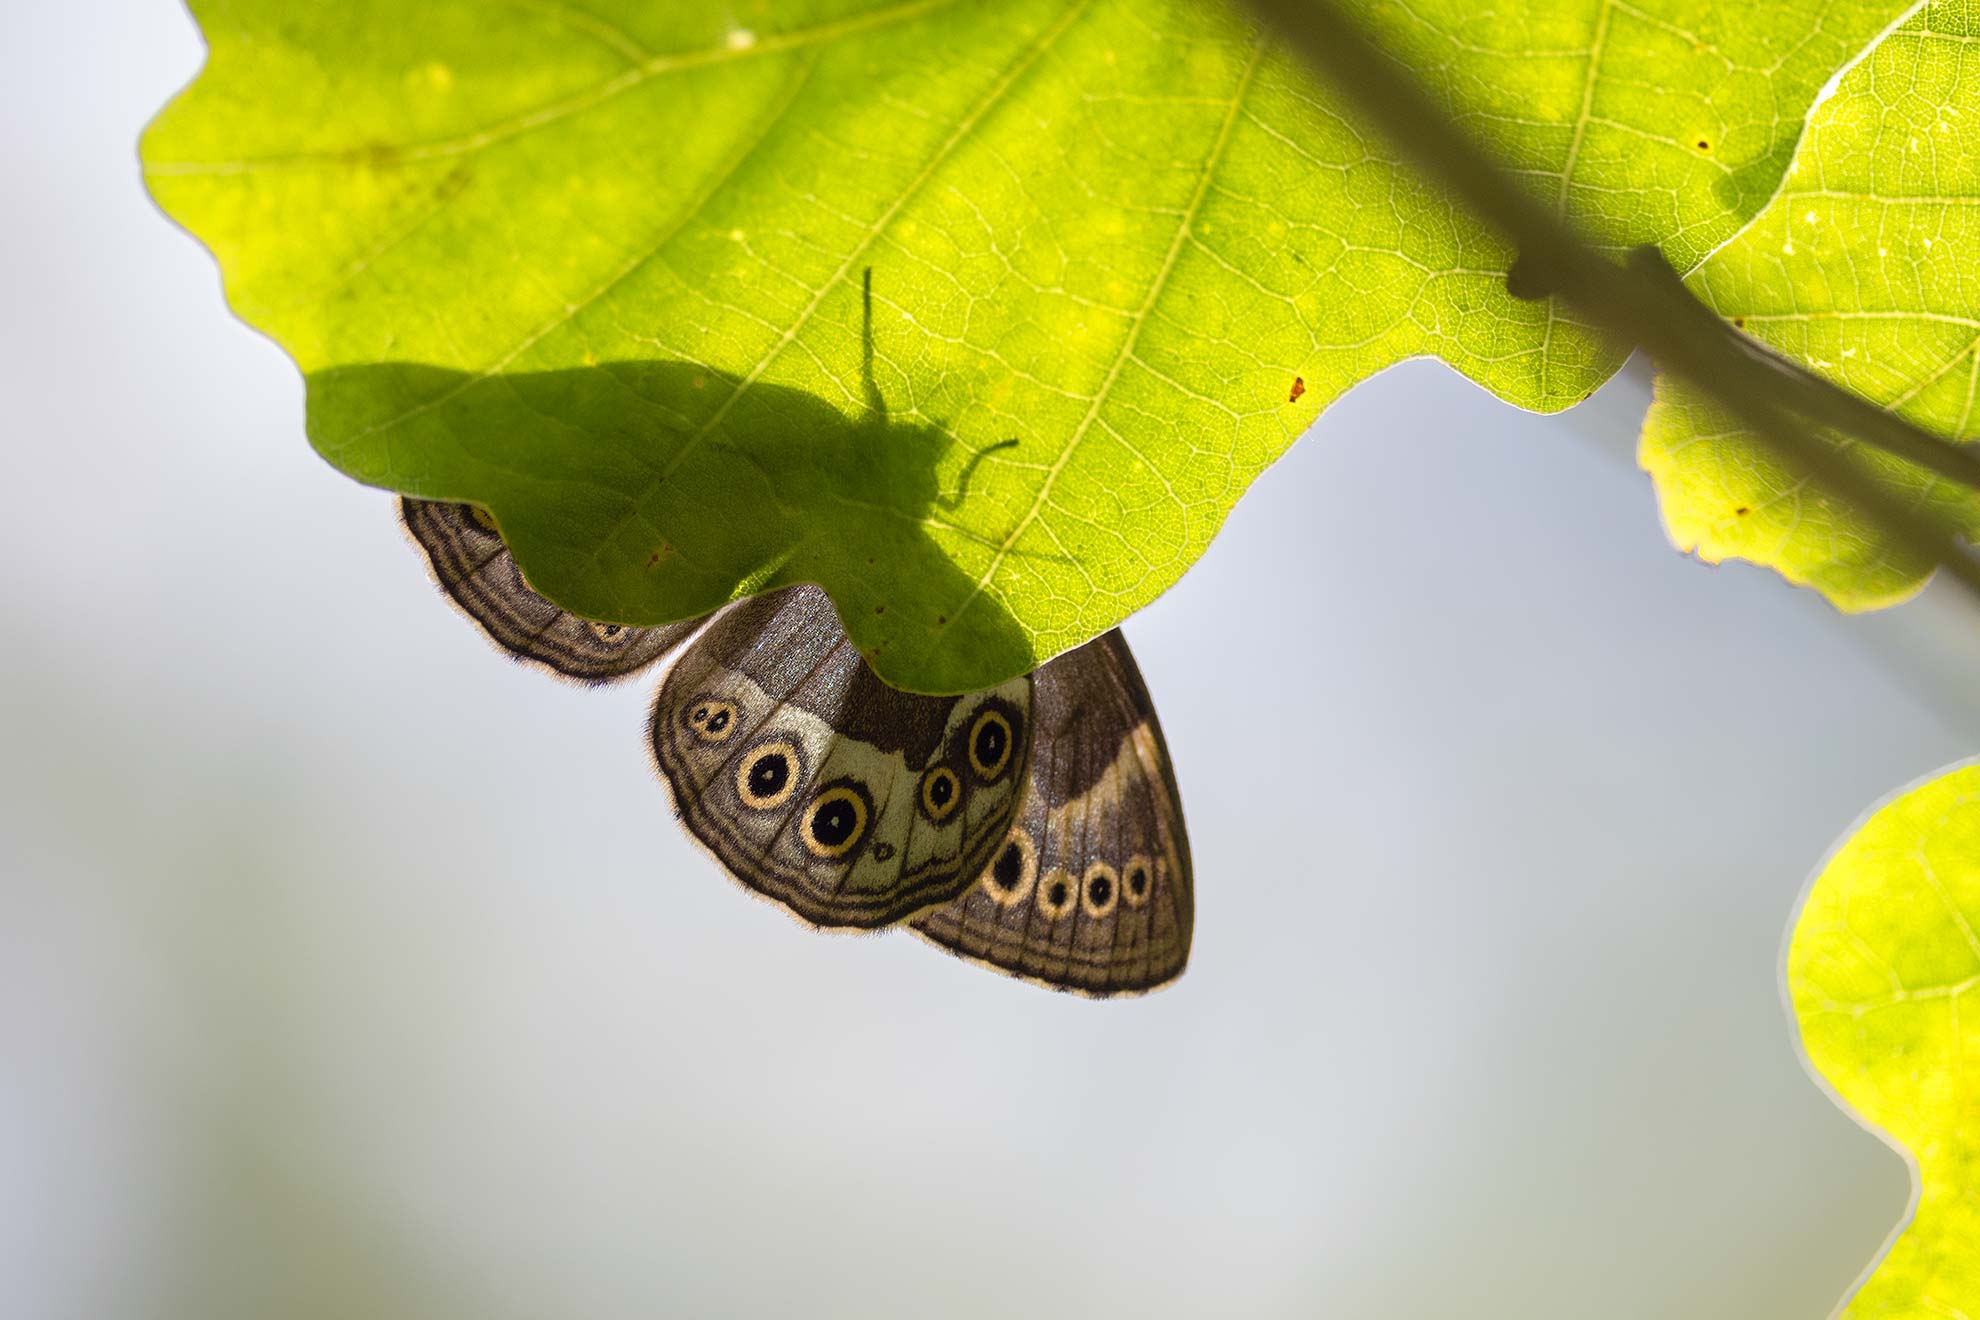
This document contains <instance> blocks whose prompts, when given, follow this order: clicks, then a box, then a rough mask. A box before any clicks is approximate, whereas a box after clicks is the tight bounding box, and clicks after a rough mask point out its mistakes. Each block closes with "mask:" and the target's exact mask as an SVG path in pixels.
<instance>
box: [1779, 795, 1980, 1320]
mask: <svg viewBox="0 0 1980 1320" xmlns="http://www.w3.org/2000/svg"><path fill="white" fill-rule="evenodd" d="M1787 984H1788V993H1789V997H1790V999H1791V1000H1792V1002H1793V1006H1794V1013H1795V1017H1796V1018H1798V1019H1799V1020H1800V1024H1801V1039H1802V1043H1803V1045H1804V1046H1805V1047H1806V1049H1807V1051H1808V1059H1809V1062H1810V1063H1811V1064H1812V1065H1813V1066H1814V1067H1815V1069H1816V1070H1817V1071H1818V1072H1820V1074H1821V1075H1822V1076H1823V1077H1826V1078H1827V1079H1828V1080H1829V1082H1830V1083H1831V1084H1832V1085H1833V1086H1834V1088H1835V1091H1836V1093H1837V1095H1838V1096H1840V1097H1841V1100H1842V1102H1843V1103H1844V1104H1845V1105H1846V1106H1847V1107H1848V1108H1850V1109H1851V1110H1853V1111H1855V1113H1856V1115H1857V1116H1858V1117H1859V1118H1860V1119H1861V1120H1862V1121H1863V1122H1865V1123H1867V1124H1869V1125H1871V1126H1872V1127H1875V1128H1877V1129H1880V1130H1881V1131H1882V1132H1884V1133H1885V1134H1886V1135H1887V1136H1888V1137H1889V1138H1890V1139H1891V1140H1892V1141H1893V1142H1894V1143H1896V1144H1897V1145H1899V1146H1901V1147H1903V1148H1904V1149H1905V1150H1907V1151H1909V1152H1910V1154H1911V1157H1912V1159H1913V1161H1914V1162H1915V1164H1916V1166H1917V1170H1918V1178H1919V1198H1918V1202H1917V1213H1916V1215H1915V1216H1914V1218H1913V1219H1912V1222H1911V1223H1910V1225H1909V1226H1907V1227H1906V1228H1905V1230H1904V1232H1903V1233H1902V1234H1900V1235H1899V1236H1898V1238H1897V1240H1896V1241H1895V1242H1894V1243H1893V1244H1892V1246H1891V1249H1890V1251H1889V1253H1888V1255H1886V1256H1885V1258H1884V1259H1883V1260H1882V1261H1881V1262H1880V1263H1879V1264H1878V1266H1877V1268H1876V1270H1875V1272H1874V1273H1873V1274H1872V1275H1871V1277H1870V1278H1869V1279H1868V1280H1867V1281H1866V1282H1865V1283H1864V1284H1863V1286H1862V1287H1861V1288H1860V1289H1859V1290H1858V1292H1857V1294H1856V1296H1855V1297H1854V1298H1853V1299H1852V1300H1851V1302H1850V1304H1849V1306H1848V1308H1847V1309H1846V1310H1845V1311H1844V1312H1843V1314H1844V1315H1845V1316H1853V1317H1863V1318H1864V1320H1868V1317H1873V1316H1875V1317H1887V1316H1916V1317H1920V1320H1923V1318H1924V1317H1941V1318H1942V1317H1946V1316H1962V1315H1980V998H1976V991H1980V765H1967V766H1964V767H1961V768H1959V769H1956V770H1953V771H1951V772H1949V773H1947V774H1943V775H1941V776H1939V777H1938V778H1936V779H1932V780H1930V781H1928V782H1926V783H1925V784H1922V785H1920V786H1918V787H1915V788H1911V789H1908V790H1906V791H1905V792H1903V793H1901V794H1899V795H1898V796H1897V797H1896V798H1894V799H1893V800H1891V801H1889V802H1887V803H1885V804H1884V805H1883V806H1881V807H1879V808H1878V809H1877V810H1876V812H1874V813H1873V814H1872V815H1871V816H1870V818H1869V819H1868V820H1866V821H1865V822H1864V823H1863V824H1862V825H1861V826H1860V827H1859V828H1858V829H1857V831H1856V832H1855V833H1854V834H1853V835H1851V836H1850V837H1849V839H1848V840H1846V841H1845V842H1844V843H1843V845H1842V846H1841V847H1840V848H1839V849H1837V851H1836V852H1835V854H1834V856H1832V857H1831V858H1830V859H1829V861H1828V864H1827V865H1826V866H1825V867H1824V868H1823V869H1822V873H1821V874H1820V875H1819V876H1817V877H1816V879H1815V882H1814V884H1813V885H1812V886H1811V887H1810V888H1809V891H1808V897H1807V900H1806V901H1805V903H1804V904H1803V906H1802V911H1801V915H1800V918H1799V920H1798V921H1797V922H1796V924H1795V929H1794V938H1793V941H1792V942H1791V944H1790V945H1789V948H1788V959H1787Z"/></svg>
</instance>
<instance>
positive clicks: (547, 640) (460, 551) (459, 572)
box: [399, 498, 701, 683]
mask: <svg viewBox="0 0 1980 1320" xmlns="http://www.w3.org/2000/svg"><path fill="white" fill-rule="evenodd" d="M399 517H400V519H401V520H402V521H403V522H404V523H405V525H406V531H407V532H408V533H410V534H411V536H412V538H413V541H414V543H415V544H417V545H418V546H419V548H420V551H421V552H422V553H423V554H424V555H425V556H426V562H427V563H428V565H430V566H431V567H432V569H433V576H434V577H435V578H437V579H439V582H440V586H441V589H442V590H444V591H445V592H446V593H447V595H448V596H450V597H451V598H452V599H453V601H454V604H456V605H457V606H459V607H460V609H461V611H462V613H464V614H466V615H467V616H468V617H469V618H470V619H472V620H474V622H475V624H476V625H477V626H479V627H480V629H481V630H482V632H484V633H486V634H487V635H488V638H489V640H491V641H493V642H494V643H495V644H496V645H497V646H499V647H501V648H502V649H503V650H505V651H507V652H508V653H509V654H510V655H512V656H514V657H515V658H516V659H518V660H521V661H524V662H526V663H528V664H533V665H538V666H540V667H542V668H545V669H548V670H551V671H552V672H554V673H557V674H561V675H563V676H564V677H566V678H574V679H577V680H578V681H579V682H582V683H611V682H615V681H617V680H618V679H621V678H625V677H627V676H628V675H630V674H635V673H638V672H639V671H640V670H642V669H645V668H646V667H647V666H648V665H651V664H652V663H653V662H654V661H656V660H659V659H660V658H661V657H663V656H665V655H666V654H667V652H669V651H671V650H673V649H674V648H675V647H676V646H678V645H680V644H681V642H683V641H685V640H686V639H687V638H688V637H689V636H690V635H692V634H693V632H694V631H695V629H696V628H698V627H700V626H701V625H700V623H699V621H693V622H688V623H672V624H667V625H665V626H664V627H659V628H633V627H628V626H625V625H622V624H616V623H596V622H593V621H592V620H590V619H585V618H581V617H579V616H578V615H575V614H572V613H571V612H569V611H568V610H564V609H560V608H558V607H557V606H556V605H553V604H551V603H550V601H549V600H547V599H545V598H544V597H543V596H540V595H538V594H537V593H536V592H535V591H534V590H532V589H531V587H530V585H529V584H528V583H527V582H525V581H523V575H522V570H521V569H520V568H518V567H517V566H516V560H515V556H513V555H511V554H510V553H509V548H508V546H507V545H505V544H504V543H503V541H502V534H501V533H500V532H499V531H497V530H496V527H495V523H494V520H493V519H491V518H490V517H489V516H488V515H487V514H486V513H484V512H482V511H481V510H480V509H478V508H476V507H475V506H473V505H471V504H453V503H448V502H446V501H441V500H416V499H411V498H401V499H400V501H399Z"/></svg>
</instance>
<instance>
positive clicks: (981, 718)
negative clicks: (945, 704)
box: [969, 706, 1017, 784]
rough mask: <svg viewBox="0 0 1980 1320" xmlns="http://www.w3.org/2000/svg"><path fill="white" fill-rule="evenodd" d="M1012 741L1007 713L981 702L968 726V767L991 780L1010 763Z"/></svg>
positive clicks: (1014, 744) (1012, 747) (982, 777)
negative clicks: (980, 708)
mask: <svg viewBox="0 0 1980 1320" xmlns="http://www.w3.org/2000/svg"><path fill="white" fill-rule="evenodd" d="M1016 743H1017V737H1016V735H1014V734H1013V733H1012V732H1011V721H1010V719H1009V717H1008V716H1006V715H1005V714H1004V712H1003V711H1001V710H998V709H997V708H996V707H995V706H985V707H984V708H983V709H982V710H980V711H978V712H977V715H976V719H975V720H974V721H973V722H971V724H970V726H969V768H970V769H972V770H974V771H976V777H977V778H978V779H981V780H982V781H983V782H984V783H986V784H988V783H991V782H992V781H994V780H995V779H996V778H997V776H998V775H1001V774H1003V773H1004V767H1005V766H1008V765H1009V764H1010V763H1011V753H1012V752H1013V751H1014V750H1015V748H1016Z"/></svg>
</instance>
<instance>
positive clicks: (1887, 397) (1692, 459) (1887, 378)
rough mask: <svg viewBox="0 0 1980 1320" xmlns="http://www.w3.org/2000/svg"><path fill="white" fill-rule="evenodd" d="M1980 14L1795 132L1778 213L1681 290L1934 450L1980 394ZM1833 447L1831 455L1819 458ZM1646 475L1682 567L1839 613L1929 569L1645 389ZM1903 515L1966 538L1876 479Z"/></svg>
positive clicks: (1770, 209)
mask: <svg viewBox="0 0 1980 1320" xmlns="http://www.w3.org/2000/svg"><path fill="white" fill-rule="evenodd" d="M1976 271H1980V11H1975V10H1971V9H1968V8H1964V7H1962V6H1957V5H1945V4H1935V5H1932V6H1930V7H1929V8H1926V9H1924V10H1923V11H1921V12H1920V13H1919V14H1918V15H1916V16H1915V17H1914V18H1912V19H1911V20H1910V21H1909V22H1907V23H1905V24H1904V25H1903V26H1902V27H1901V28H1900V29H1898V30H1897V31H1894V32H1892V33H1891V34H1890V35H1889V36H1887V37H1885V38H1884V40H1883V41H1881V42H1880V43H1879V44H1878V45H1877V47H1876V49H1875V50H1874V51H1873V52H1872V53H1871V55H1870V56H1869V58H1868V59H1866V60H1864V61H1863V62H1862V63H1861V64H1859V65H1858V66H1857V67H1856V68H1855V69H1853V70H1851V71H1850V72H1849V73H1848V75H1846V76H1845V77H1844V78H1843V79H1842V81H1841V83H1840V85H1839V86H1838V88H1837V90H1836V93H1835V95H1833V96H1831V97H1830V98H1829V99H1827V100H1826V101H1824V102H1823V103H1822V104H1821V105H1820V106H1819V107H1818V108H1817V109H1816V111H1815V113H1814V114H1813V115H1812V116H1811V118H1810V120H1809V125H1808V133H1807V137H1806V138H1805V140H1804V141H1803V143H1802V147H1801V149H1800V151H1799V152H1798V153H1797V155H1796V157H1795V160H1794V164H1793V166H1792V168H1791V169H1790V170H1789V172H1788V175H1787V178H1786V181H1785V182H1784V184H1783V185H1782V188H1781V191H1780V194H1779V195H1778V196H1777V197H1775V198H1774V200H1773V201H1772V202H1770V203H1769V204H1768V206H1767V208H1766V209H1765V210H1764V211H1763V212H1762V213H1761V214H1760V215H1759V216H1758V217H1757V218H1756V219H1755V220H1754V221H1753V223H1752V225H1751V226H1749V227H1748V228H1747V229H1746V230H1745V231H1744V232H1742V233H1741V234H1740V235H1739V236H1738V237H1737V238H1736V239H1734V240H1733V241H1732V242H1731V243H1729V244H1727V245H1726V246H1725V247H1724V248H1722V249H1721V250H1720V251H1718V252H1717V253H1715V254H1713V256H1712V257H1711V258H1710V259H1708V260H1707V261H1706V262H1704V263H1703V264H1702V265H1701V266H1700V267H1699V268H1698V270H1697V271H1696V272H1695V273H1694V274H1693V275H1692V277H1691V280H1690V283H1691V286H1692V288H1693V289H1694V290H1695V291H1696V292H1697V293H1698V294H1699V295H1700V296H1701V297H1702V298H1704V299H1705V300H1706V301H1707V302H1709V303H1710V304H1711V305H1712V306H1713V307H1714V308H1715V309H1716V310H1718V311H1719V312H1720V313H1721V314H1722V315H1724V316H1726V317H1728V318H1733V320H1734V323H1735V324H1736V325H1738V326H1741V327H1743V328H1744V329H1745V331H1746V332H1747V333H1748V334H1751V335H1755V336H1757V337H1759V338H1761V339H1763V340H1765V341H1766V342H1767V343H1769V344H1771V345H1773V346H1774V347H1775V348H1777V349H1779V350H1780V351H1782V352H1783V353H1786V354H1787V355H1789V356H1791V357H1794V358H1796V359H1798V360H1800V361H1802V362H1805V363H1808V364H1810V365H1811V366H1813V367H1814V368H1815V369H1816V370H1817V371H1820V372H1822V373H1823V374H1825V375H1828V376H1830V377H1831V378H1833V379H1835V380H1837V381H1840V382H1841V383H1842V384H1844V385H1846V386H1848V387H1849V388H1850V389H1852V390H1855V391H1856V392H1858V393H1859V394H1862V395H1864V396H1865V397H1867V398H1869V399H1872V400H1874V401H1875V402H1877V403H1879V404H1882V405H1884V406H1886V407H1889V408H1892V409H1895V410H1896V411H1898V412H1900V413H1901V414H1902V415H1904V416H1905V417H1908V418H1910V419H1911V420H1913V421H1916V422H1917V423H1919V424H1920V425H1921V426H1923V427H1925V428H1927V429H1928V430H1931V431H1933V432H1935V433H1938V434H1940V435H1946V436H1955V437H1958V438H1960V439H1962V440H1966V439H1971V438H1972V437H1973V436H1974V435H1975V434H1976V432H1980V416H1977V415H1976V414H1975V410H1974V409H1975V401H1976V385H1977V384H1980V358H1976V356H1975V349H1976V347H1980V279H1976V277H1975V272H1976ZM1830 443H1835V442H1834V441H1833V440H1831V441H1830ZM1641 459H1642V463H1643V466H1644V467H1645V468H1647V469H1648V470H1649V471H1650V473H1651V475H1652V476H1653V477H1654V478H1655V480H1656V483H1657V490H1658V495H1659V498H1660V500H1661V502H1662V507H1663V513H1664V522H1665V526H1666V528H1667V530H1668V531H1669V532H1670V535H1671V539H1672V540H1673V541H1675V542H1676V543H1677V545H1678V546H1679V548H1681V549H1685V550H1695V551H1696V552H1697V553H1698V555H1699V556H1700V557H1701V558H1703V559H1706V560H1708V561H1711V562H1715V563H1716V562H1718V561H1720V560H1724V559H1733V558H1738V559H1749V560H1752V561H1754V562H1756V563H1760V564H1766V565H1769V566H1771V567H1773V568H1775V569H1778V570H1779V571H1780V572H1781V573H1782V574H1783V575H1784V576H1786V577H1787V578H1788V579H1789V580H1790V581H1793V582H1797V583H1802V584H1805V585H1808V586H1812V587H1815V588H1816V589H1818V590H1820V591H1821V592H1823V593H1824V594H1825V595H1827V596H1828V597H1829V599H1830V600H1832V601H1834V602H1835V603H1836V604H1837V605H1838V606H1840V607H1842V608H1843V609H1848V610H1855V609H1872V608H1876V607H1878V606H1882V605H1888V604H1891V603H1893V602H1895V601H1898V600H1902V599H1904V598H1905V597H1907V596H1910V595H1911V594H1913V593H1915V592H1916V591H1917V590H1918V588H1919V587H1920V586H1922V585H1923V584H1924V582H1925V580H1926V578H1927V577H1928V576H1930V573H1931V568H1932V562H1931V560H1930V559H1929V558H1927V557H1925V556H1922V555H1921V554H1920V553H1918V552H1917V551H1916V549H1915V548H1905V547H1901V546H1898V545H1895V544H1893V543H1892V542H1891V541H1890V540H1889V539H1888V538H1887V537H1884V536H1880V535H1879V534H1878V532H1877V531H1876V530H1875V528H1873V527H1872V526H1871V525H1870V524H1869V523H1868V522H1867V521H1866V520H1865V519H1864V518H1863V517H1862V515H1861V514H1860V513H1859V512H1858V511H1857V510H1855V509H1852V508H1848V507H1842V506H1839V505H1837V504H1836V503H1835V502H1834V501H1833V500H1831V499H1828V498H1826V497H1825V496H1824V495H1823V494H1822V493H1821V492H1819V491H1818V490H1816V489H1814V488H1811V486H1810V485H1809V484H1808V483H1807V481H1806V472H1805V471H1804V470H1803V469H1801V468H1799V467H1797V466H1796V465H1794V464H1783V463H1782V462H1780V461H1777V460H1774V459H1772V458H1770V457H1768V456H1767V455H1766V454H1764V453H1763V452H1762V451H1761V450H1760V448H1759V446H1757V445H1756V444H1755V442H1754V439H1753V437H1752V436H1751V435H1749V434H1748V433H1746V432H1745V431H1743V430H1742V429H1741V428H1740V427H1739V425H1738V424H1737V423H1736V422H1735V421H1734V420H1733V419H1732V418H1731V417H1729V416H1728V415H1727V414H1726V413H1725V412H1724V411H1723V410H1722V409H1721V408H1719V407H1718V406H1716V405H1715V404H1713V403H1711V402H1710V401H1708V400H1705V399H1702V398H1700V397H1699V396H1698V395H1697V394H1696V393H1695V392H1694V391H1692V390H1690V389H1688V388H1685V387H1683V386H1677V385H1672V384H1670V383H1669V382H1664V381H1660V382H1659V384H1658V391H1657V403H1656V404H1655V406H1654V407H1653V408H1652V409H1651V412H1650V416H1649V418H1648V419H1647V421H1646V422H1645V425H1644V431H1643V442H1642V450H1641ZM1875 470H1876V471H1877V473H1878V474H1879V479H1880V480H1881V481H1882V482H1883V484H1884V485H1885V486H1886V487H1887V488H1888V489H1889V490H1890V491H1891V492H1892V493H1893V494H1895V495H1896V496H1898V497H1900V498H1901V499H1902V500H1903V501H1904V502H1905V503H1906V504H1907V505H1909V506H1911V507H1914V508H1922V509H1927V510H1931V511H1935V512H1937V513H1939V514H1941V515H1943V516H1944V517H1946V518H1949V519H1951V520H1952V521H1953V522H1954V524H1955V525H1957V526H1960V527H1963V528H1968V529H1980V495H1976V494H1975V493H1974V492H1972V491H1970V490H1962V489H1960V488H1958V487H1953V486H1949V485H1947V484H1945V483H1944V482H1943V481H1940V480H1938V479H1936V478H1934V477H1933V476H1932V475H1931V474H1930V473H1927V472H1924V471H1922V470H1920V469H1918V468H1915V467H1911V466H1909V465H1906V464H1900V463H1896V462H1889V461H1878V462H1877V463H1876V464H1875Z"/></svg>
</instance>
